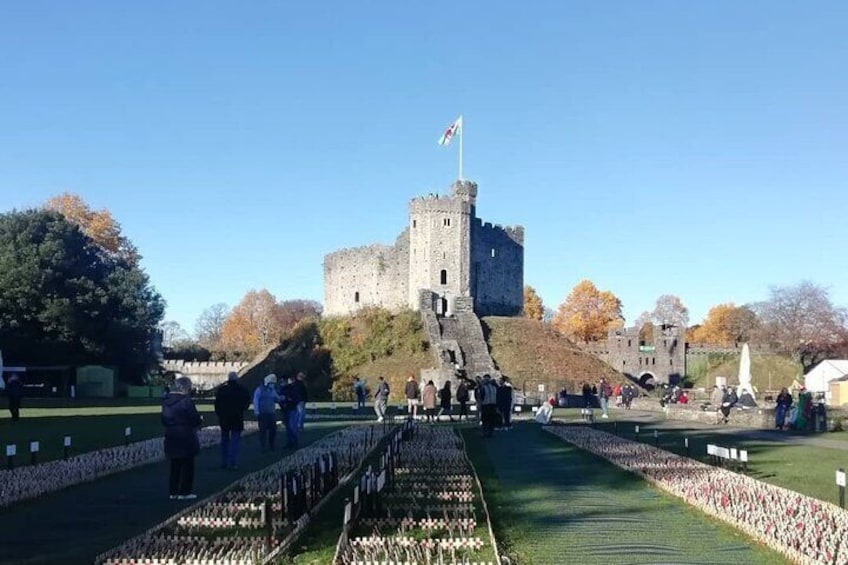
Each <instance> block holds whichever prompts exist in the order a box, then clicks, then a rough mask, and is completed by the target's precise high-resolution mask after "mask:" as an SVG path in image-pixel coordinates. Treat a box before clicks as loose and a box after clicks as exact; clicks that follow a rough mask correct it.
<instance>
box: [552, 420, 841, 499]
mask: <svg viewBox="0 0 848 565" xmlns="http://www.w3.org/2000/svg"><path fill="white" fill-rule="evenodd" d="M610 416H611V418H612V419H611V420H608V421H604V420H601V421H599V422H597V423H596V427H597V428H598V429H601V430H604V431H607V432H610V433H616V422H618V432H617V433H618V435H620V436H622V437H626V438H628V439H632V440H638V441H641V442H644V443H650V444H651V445H654V442H655V440H654V436H653V433H654V430H655V429H656V430H657V436H658V437H657V439H658V441H659V447H661V448H663V449H667V450H669V451H673V452H675V453H677V454H679V455H684V454H685V448H684V445H683V442H684V438H689V455H690V457H692V458H695V459H698V460H700V461H703V462H705V463H706V462H709V457H708V456H707V444H709V443H714V444H717V445H721V446H724V447H736V448H741V449H747V450H748V459H749V461H748V474H749V475H750V476H752V477H754V478H756V479H760V480H762V481H765V482H768V483H771V484H774V485H777V486H781V487H784V488H788V489H790V490H794V491H796V492H800V493H802V494H806V495H808V496H812V497H815V498H818V499H819V500H824V501H826V502H832V503H834V504H837V503H838V496H837V489H836V484H835V473H836V470H837V469H839V468H848V451H844V450H840V449H830V448H827V447H819V446H814V445H802V444H797V443H795V444H792V443H781V442H780V440H781V439H782V438H783V437H784V436H781V434H779V433H778V432H774V435H773V436H767V437H774V440H775V441H764V440H762V439H745V438H741V437H737V436H734V435H731V434H728V433H720V431H719V430H718V429H716V430H712V429H699V428H686V427H685V426H684V427H674V428H669V427H667V426H668V425H669V424H667V423H666V422H664V421H658V422H654V423H645V422H634V421H629V420H627V413H626V412H622V411H612V412H610ZM556 417H558V418H560V417H565V418H568V419H575V418H579V417H580V416H579V410H575V411H571V410H568V411H565V410H561V409H559V410H557V414H556ZM637 424H638V425H639V428H640V433H639V435H638V437H637V435H636V433H635V426H636V425H637ZM672 424H673V425H674V426H682V425H683V424H682V423H680V422H673V423H672ZM843 433H844V432H837V433H831V434H817V435H814V436H809V437H810V438H811V439H812V440H814V439H815V438H825V439H831V438H833V437H834V436H837V435H842V434H843Z"/></svg>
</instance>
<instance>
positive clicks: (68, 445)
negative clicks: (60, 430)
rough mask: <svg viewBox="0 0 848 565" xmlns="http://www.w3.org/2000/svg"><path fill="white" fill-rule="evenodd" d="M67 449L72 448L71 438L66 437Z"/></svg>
mask: <svg viewBox="0 0 848 565" xmlns="http://www.w3.org/2000/svg"><path fill="white" fill-rule="evenodd" d="M65 447H71V436H65Z"/></svg>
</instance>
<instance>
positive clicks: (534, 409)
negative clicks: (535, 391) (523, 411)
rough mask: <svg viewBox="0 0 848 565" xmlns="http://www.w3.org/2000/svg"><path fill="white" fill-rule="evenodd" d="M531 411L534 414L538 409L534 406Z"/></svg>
mask: <svg viewBox="0 0 848 565" xmlns="http://www.w3.org/2000/svg"><path fill="white" fill-rule="evenodd" d="M531 410H533V413H534V414H535V413H536V412H537V411H538V410H539V407H538V406H534V407H533V408H531Z"/></svg>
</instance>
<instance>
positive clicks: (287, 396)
mask: <svg viewBox="0 0 848 565" xmlns="http://www.w3.org/2000/svg"><path fill="white" fill-rule="evenodd" d="M299 403H300V387H298V386H297V380H296V379H294V378H288V379H286V382H285V384H283V386H282V388H281V389H280V406H281V407H282V408H283V425H285V427H286V445H285V446H284V449H297V448H298V447H299V445H300V416H299V415H298V411H297V406H298V404H299Z"/></svg>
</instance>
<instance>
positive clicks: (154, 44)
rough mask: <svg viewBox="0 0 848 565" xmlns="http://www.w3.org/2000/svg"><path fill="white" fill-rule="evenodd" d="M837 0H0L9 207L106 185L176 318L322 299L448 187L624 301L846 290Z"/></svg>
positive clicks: (841, 32)
mask: <svg viewBox="0 0 848 565" xmlns="http://www.w3.org/2000/svg"><path fill="white" fill-rule="evenodd" d="M846 22H848V2H845V1H844V0H839V1H817V2H799V1H796V0H793V1H777V0H769V1H744V2H739V1H738V0H732V1H730V0H728V1H710V2H706V1H703V2H680V1H677V0H674V1H666V2H660V1H640V2H633V1H630V0H627V1H620V2H595V1H590V0H585V1H581V2H569V1H564V0H559V1H552V2H525V3H517V2H506V1H503V2H499V1H495V2H493V1H491V0H490V1H463V2H456V1H452V2H447V1H433V2H398V1H388V0H387V1H382V2H376V1H371V2H368V1H362V2H350V1H328V2H286V1H282V0H277V1H273V2H272V1H257V2H230V1H226V2H221V1H210V0H204V1H202V2H199V1H198V2H195V1H187V0H184V1H180V2H172V1H168V2H164V1H163V2H160V1H146V2H114V1H102V2H86V1H74V2H55V1H53V2H41V1H33V0H26V1H23V0H20V1H17V2H3V3H2V5H0V207H2V209H12V208H24V207H29V206H33V205H37V204H39V203H41V202H42V201H44V200H45V199H46V198H48V197H49V196H51V195H54V194H57V193H59V192H62V191H66V190H67V191H72V192H76V193H78V194H80V195H81V196H82V197H83V198H85V199H86V200H87V201H88V202H89V203H90V204H91V205H92V206H94V207H96V208H101V207H105V208H109V209H110V210H112V211H113V213H114V214H115V216H116V217H117V219H118V220H119V221H120V222H121V223H122V225H123V228H124V231H125V233H126V235H127V236H129V237H130V238H131V239H132V240H133V241H134V242H135V243H136V244H137V246H138V247H139V248H140V250H141V252H142V254H143V255H144V262H143V265H144V267H145V268H146V269H147V271H148V272H149V274H150V276H151V278H152V280H153V283H154V284H155V285H156V287H157V288H158V289H159V291H160V292H161V293H162V294H163V296H164V297H165V298H166V300H167V301H168V312H167V316H168V318H169V319H174V320H177V321H178V322H180V323H181V324H182V325H183V326H184V327H186V329H188V330H191V329H192V328H193V327H194V320H195V318H196V317H197V315H198V314H199V313H200V312H201V311H202V310H203V309H204V308H205V307H207V306H209V305H211V304H214V303H216V302H225V303H228V304H230V305H233V304H235V303H236V302H237V301H238V300H239V299H240V297H241V296H242V295H243V294H244V293H245V291H247V290H248V289H251V288H261V287H267V288H268V289H269V290H270V291H271V292H273V293H274V294H275V295H276V296H277V297H278V298H280V299H284V298H298V297H303V298H313V299H318V300H321V298H322V295H323V288H322V258H323V255H324V254H325V253H327V252H330V251H332V250H334V249H336V248H339V247H348V246H355V245H360V244H367V243H372V242H385V243H391V242H392V241H394V238H395V236H396V235H397V234H398V232H400V231H401V230H402V229H403V227H404V223H405V221H406V206H407V201H408V199H409V198H410V197H412V196H414V195H416V194H422V193H427V192H437V191H439V192H440V191H445V190H447V187H448V185H449V184H450V182H451V181H452V180H453V179H454V178H455V177H456V173H457V171H456V147H455V146H451V147H448V148H442V147H439V146H437V145H436V140H437V138H438V137H439V134H440V133H441V131H442V130H443V129H444V128H445V127H446V126H447V125H448V124H449V123H450V122H451V121H452V120H453V119H454V118H455V117H456V116H457V115H458V114H460V113H462V114H463V115H464V116H465V126H466V136H465V173H466V174H465V176H466V177H468V178H471V179H473V180H476V181H478V183H479V186H480V195H479V199H478V200H479V207H478V211H479V214H480V215H481V216H482V217H484V218H485V219H486V220H487V221H494V222H497V223H504V224H523V225H524V226H525V228H526V269H525V279H526V282H527V283H528V284H531V285H533V286H535V287H536V288H537V289H538V290H539V292H540V293H541V295H542V297H543V298H544V300H545V302H546V303H547V304H548V305H549V306H554V307H555V306H556V305H557V304H559V303H560V302H561V301H562V299H563V298H564V297H565V296H566V295H567V293H568V292H569V290H570V289H571V288H572V287H573V285H574V284H575V283H577V282H578V281H579V280H580V279H583V278H589V279H591V280H593V281H595V283H596V284H598V286H599V287H601V288H603V289H609V290H612V291H613V292H614V293H615V294H616V295H618V296H619V297H620V298H621V299H622V301H623V303H624V306H625V314H626V315H627V317H628V320H629V321H632V320H633V319H634V318H635V317H636V316H638V315H639V313H640V312H641V311H643V310H646V309H650V308H651V307H652V305H653V302H654V301H655V299H656V298H657V296H659V295H661V294H665V293H671V294H677V295H679V296H680V297H681V298H682V299H683V300H684V302H685V303H686V304H687V305H688V306H689V307H690V310H691V314H692V320H693V321H699V320H700V319H701V318H702V317H703V316H704V315H705V314H706V312H707V310H708V308H709V307H710V306H711V305H714V304H716V303H720V302H725V301H735V302H737V303H745V302H750V301H756V300H761V299H764V298H765V297H766V296H767V294H768V289H769V287H770V286H771V285H787V284H794V283H797V282H799V281H801V280H802V279H805V278H806V279H811V280H813V281H815V282H818V283H820V284H822V285H824V286H827V287H830V289H831V292H832V297H833V299H834V300H835V301H836V302H837V303H839V304H842V305H848V285H846V280H848V262H847V261H846V259H845V247H846V243H847V242H848V221H846V220H847V219H848V216H847V215H846V211H848V33H846Z"/></svg>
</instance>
